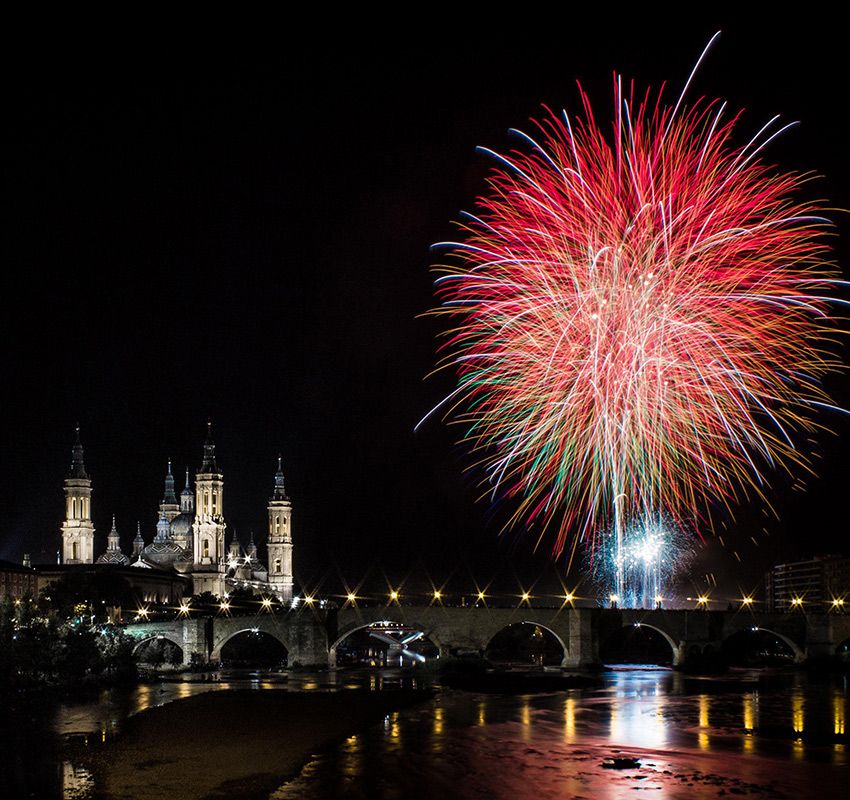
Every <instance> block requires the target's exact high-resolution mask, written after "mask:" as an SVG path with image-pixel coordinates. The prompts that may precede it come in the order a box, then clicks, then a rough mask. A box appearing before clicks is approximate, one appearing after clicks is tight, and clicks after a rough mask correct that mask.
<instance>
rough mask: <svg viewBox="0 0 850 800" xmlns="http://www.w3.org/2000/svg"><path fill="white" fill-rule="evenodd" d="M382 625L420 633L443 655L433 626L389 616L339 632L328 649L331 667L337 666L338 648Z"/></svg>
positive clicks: (351, 626) (357, 623) (350, 625)
mask: <svg viewBox="0 0 850 800" xmlns="http://www.w3.org/2000/svg"><path fill="white" fill-rule="evenodd" d="M380 625H402V626H404V627H406V628H411V629H412V630H415V631H417V632H419V633H421V634H422V635H423V636H424V637H425V638H426V639H428V640H429V641H430V642H431V643H432V644H433V645H434V647H436V648H437V650H438V651H439V652H440V653H443V652H444V650H443V645H442V644H441V642H440V639H439V637H438V636H437V635H435V634H434V632H433V629H432V628H431V626H427V625H422V624H421V623H419V622H416V621H407V622H405V621H403V620H402V619H400V618H399V617H398V616H397V615H389V614H388V615H387V616H385V617H384V618H383V619H377V620H371V621H369V622H362V621H361V622H355V623H351V624H349V625H346V626H345V627H344V628H342V629H341V630H339V631H337V638H336V639H335V640H334V641H333V642H332V643H331V645H330V647H329V648H328V663H329V664H330V666H331V667H335V666H336V657H337V648H338V647H339V646H340V645H341V644H342V643H343V642H344V641H345V640H346V639H348V638H349V637H350V636H352V635H353V634H355V633H357V632H358V631H364V630H367V629H368V628H374V627H376V626H380Z"/></svg>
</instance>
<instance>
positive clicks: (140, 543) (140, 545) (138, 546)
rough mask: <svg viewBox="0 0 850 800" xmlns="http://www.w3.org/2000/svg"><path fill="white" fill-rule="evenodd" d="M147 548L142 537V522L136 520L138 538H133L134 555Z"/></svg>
mask: <svg viewBox="0 0 850 800" xmlns="http://www.w3.org/2000/svg"><path fill="white" fill-rule="evenodd" d="M144 549H145V540H144V539H143V538H142V523H141V522H138V521H137V522H136V538H135V539H133V555H134V556H137V555H139V554H140V553H141V552H142V550H144Z"/></svg>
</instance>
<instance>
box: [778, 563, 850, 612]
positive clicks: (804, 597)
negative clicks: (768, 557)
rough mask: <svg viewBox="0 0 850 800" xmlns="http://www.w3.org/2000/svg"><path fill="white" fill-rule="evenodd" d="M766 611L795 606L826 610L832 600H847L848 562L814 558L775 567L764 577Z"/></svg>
mask: <svg viewBox="0 0 850 800" xmlns="http://www.w3.org/2000/svg"><path fill="white" fill-rule="evenodd" d="M765 584H766V589H767V607H768V611H787V610H789V609H792V608H794V607H795V606H797V605H802V606H803V607H804V608H807V609H813V610H817V609H824V610H825V609H827V608H829V607H830V606H831V605H832V604H833V601H834V600H846V599H847V598H848V597H850V558H846V557H842V556H816V557H815V558H813V559H811V560H809V561H796V562H794V563H791V564H777V565H776V566H775V567H774V568H773V569H772V570H771V571H770V572H768V573H767V575H766V576H765Z"/></svg>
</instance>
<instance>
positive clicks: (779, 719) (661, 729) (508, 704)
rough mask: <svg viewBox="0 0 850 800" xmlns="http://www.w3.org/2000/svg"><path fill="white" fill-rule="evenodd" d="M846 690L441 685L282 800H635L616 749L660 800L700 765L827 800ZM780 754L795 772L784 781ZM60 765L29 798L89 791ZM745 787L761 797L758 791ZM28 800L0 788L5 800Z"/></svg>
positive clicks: (157, 694)
mask: <svg viewBox="0 0 850 800" xmlns="http://www.w3.org/2000/svg"><path fill="white" fill-rule="evenodd" d="M411 683H412V678H411V676H409V675H405V674H403V673H400V672H385V673H383V674H376V673H361V674H358V673H353V672H340V673H320V674H311V673H304V674H301V675H299V674H297V673H290V674H289V675H288V678H287V677H284V678H281V679H278V678H275V677H273V676H259V677H257V676H247V677H244V678H242V677H239V676H234V675H229V676H228V679H227V680H225V681H223V682H220V683H217V682H214V681H212V682H197V683H192V682H188V681H186V682H173V683H166V682H164V683H158V684H147V685H142V686H138V687H135V688H134V689H133V690H132V691H129V692H119V691H115V690H111V691H105V692H101V693H99V694H98V695H96V696H94V697H93V698H92V699H91V700H90V701H88V702H85V703H77V704H72V703H58V704H56V705H55V706H54V707H53V717H52V720H51V722H50V725H51V726H52V728H53V730H54V731H56V732H58V733H60V734H62V735H67V734H71V733H77V734H81V735H82V736H83V737H87V740H88V742H89V743H91V742H93V741H95V740H104V739H108V738H109V737H110V736H113V735H114V734H115V732H116V731H117V730H119V729H120V726H121V724H122V722H123V720H124V719H126V718H127V717H129V716H131V715H133V714H135V713H138V712H140V711H143V710H145V709H148V708H152V707H155V706H158V705H162V704H163V703H167V702H170V701H172V700H176V699H180V698H185V697H189V696H193V695H195V694H200V693H203V692H207V691H218V690H222V689H225V688H239V689H245V688H251V689H254V690H256V691H290V690H298V691H301V690H305V689H306V690H308V691H310V692H324V691H350V690H352V689H371V690H373V691H388V690H391V689H393V688H396V687H399V686H410V685H411ZM847 692H848V688H847V685H846V682H845V681H843V680H841V679H839V680H834V681H831V682H829V681H827V682H818V681H817V680H815V679H813V678H806V677H799V678H798V677H795V676H788V675H784V676H783V675H779V676H775V677H773V678H769V679H765V678H763V677H759V676H757V675H752V676H751V675H743V676H734V677H730V678H728V679H725V681H722V680H721V681H718V680H707V679H696V678H689V677H687V676H683V675H680V674H672V673H670V672H664V671H645V672H624V673H609V674H607V675H605V676H604V678H603V683H602V684H601V685H600V686H599V687H598V688H594V689H586V690H571V691H569V692H552V693H549V694H538V695H519V696H512V695H490V694H475V693H470V692H463V691H456V690H442V691H439V692H438V693H437V694H436V695H435V697H434V699H433V700H432V701H430V702H427V703H423V704H421V705H419V706H416V707H413V708H410V709H405V710H403V711H397V712H393V713H391V714H389V715H387V716H386V717H385V718H384V720H383V722H382V723H381V724H379V725H377V726H375V727H374V729H367V730H364V731H362V732H360V733H358V734H357V735H353V736H350V737H349V738H347V739H346V740H345V741H343V742H342V743H341V744H340V745H339V746H338V747H336V748H335V749H333V750H332V751H330V752H329V753H327V754H325V755H323V756H321V757H319V758H318V759H317V760H316V761H315V762H313V763H312V764H311V765H310V766H309V767H308V768H306V769H305V771H304V773H303V774H302V776H301V777H299V778H298V779H297V780H296V781H294V782H292V783H290V784H287V785H285V786H283V787H281V789H280V790H279V791H278V792H276V793H275V795H274V798H275V800H289V799H290V798H298V800H320V799H321V798H328V797H337V796H342V795H345V796H346V797H352V798H355V800H357V798H361V797H362V798H366V797H368V798H369V800H382V798H389V797H402V796H404V797H405V800H415V798H418V797H422V798H424V797H432V796H438V795H441V794H442V795H444V796H448V795H446V791H447V789H446V787H451V792H450V793H449V794H452V795H454V796H466V795H470V796H479V795H480V796H491V797H501V796H510V797H513V798H516V800H524V799H525V798H530V800H545V798H548V797H553V798H554V797H565V796H579V795H580V796H585V797H594V798H596V800H604V799H605V798H608V797H611V798H615V797H616V798H620V797H633V796H635V795H634V793H633V789H635V788H638V785H637V784H636V783H635V781H636V780H637V778H636V777H634V776H632V775H631V774H630V773H617V774H613V773H611V772H610V771H605V770H602V769H601V763H602V761H603V760H604V758H606V757H609V756H611V755H612V754H616V753H619V754H625V755H636V756H638V757H639V758H640V759H641V761H642V763H643V764H644V766H642V767H641V770H640V777H641V778H642V780H641V781H640V784H639V785H640V787H642V788H643V789H644V790H650V789H652V796H653V797H685V796H697V795H698V794H699V792H696V795H689V794H688V793H687V792H688V791H689V790H687V789H686V785H681V786H680V785H679V784H678V783H676V782H675V780H674V778H673V777H671V776H675V775H686V776H687V775H690V777H689V778H688V780H690V781H691V782H693V781H694V780H695V779H694V778H693V774H694V770H697V769H698V770H700V771H701V774H703V775H714V776H715V777H716V780H717V781H718V782H717V783H713V784H712V786H713V787H714V788H715V789H716V790H717V791H719V789H721V788H722V789H724V790H725V791H726V793H727V794H728V793H730V792H731V789H732V788H733V784H731V783H729V781H731V780H732V778H733V777H734V778H735V779H736V780H738V781H739V783H736V784H734V788H741V787H745V786H746V785H748V784H747V783H746V782H747V781H749V782H750V783H752V784H753V785H756V784H759V785H767V784H768V783H770V781H771V780H780V781H782V782H784V783H785V784H786V785H785V788H786V794H788V795H789V796H790V795H792V794H797V795H798V796H804V795H805V792H806V788H807V786H809V787H810V778H809V779H806V780H809V783H808V784H807V783H806V780H804V778H805V776H806V775H809V776H810V775H811V769H812V765H813V764H814V763H815V762H817V769H818V785H819V788H820V785H821V783H823V787H824V788H823V792H822V793H821V796H823V797H829V796H830V791H831V787H832V786H833V783H835V782H836V781H837V780H838V779H837V778H836V777H835V775H838V774H840V773H834V772H830V770H834V769H840V770H841V771H846V768H847V763H848V760H847V755H846V752H845V750H846V748H845V745H846V740H847V729H846V715H847ZM742 729H743V731H742ZM43 734H44V732H43V731H40V732H38V736H41V737H42V738H43ZM80 746H85V744H84V743H83V742H81V744H80ZM32 750H33V752H36V748H35V747H33V748H32ZM754 755H758V756H759V758H751V756H754ZM41 757H42V758H44V756H43V755H41ZM777 759H781V761H782V763H783V764H784V765H785V766H784V767H783V770H782V771H781V773H782V774H781V776H779V777H778V776H777V774H775V773H776V770H775V764H776V763H778V762H777ZM648 765H654V766H648ZM771 765H773V766H771ZM52 769H53V777H52V779H51V780H52V781H53V782H54V785H55V784H56V782H57V780H58V784H59V785H55V789H54V790H52V791H38V792H35V793H33V792H29V794H30V795H31V796H38V797H45V798H54V799H55V798H57V797H84V796H86V792H88V791H89V789H90V781H91V776H90V775H88V773H87V772H86V771H85V770H81V769H79V767H78V766H76V765H75V761H74V759H73V758H71V759H69V758H68V757H67V756H66V755H60V756H59V757H57V759H56V761H54V762H53V767H52ZM821 770H823V775H821ZM821 778H822V780H821ZM676 780H678V779H676ZM683 780H684V779H683ZM723 781H726V783H724V782H723ZM841 785H842V786H843V785H844V784H841ZM2 787H3V784H2V783H0V788H2ZM392 787H394V789H393V790H392V791H391V788H392ZM717 791H712V792H711V795H712V796H714V795H715V794H717ZM747 791H748V793H749V794H750V795H751V796H755V797H758V796H759V791H756V790H753V791H750V790H747ZM732 793H734V792H732ZM18 794H20V793H16V792H14V791H13V792H11V793H5V792H3V791H0V795H3V796H10V797H12V796H18ZM835 796H841V795H840V794H837V795H835Z"/></svg>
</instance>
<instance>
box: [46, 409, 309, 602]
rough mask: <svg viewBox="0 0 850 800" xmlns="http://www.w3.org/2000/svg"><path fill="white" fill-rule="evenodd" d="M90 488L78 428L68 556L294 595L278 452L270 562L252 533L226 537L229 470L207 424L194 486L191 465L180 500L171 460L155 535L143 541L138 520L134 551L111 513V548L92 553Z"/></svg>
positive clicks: (196, 582)
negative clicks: (125, 548)
mask: <svg viewBox="0 0 850 800" xmlns="http://www.w3.org/2000/svg"><path fill="white" fill-rule="evenodd" d="M91 493H92V482H91V478H90V477H89V475H88V473H87V472H86V468H85V463H84V460H83V446H82V443H81V442H80V434H79V428H78V429H77V441H76V443H75V445H74V448H73V454H72V461H71V469H70V472H69V473H68V475H67V477H66V478H65V520H64V522H63V523H62V529H61V536H62V562H63V563H64V564H92V563H97V564H107V565H108V564H112V565H115V566H130V567H137V568H139V569H157V570H163V571H174V572H177V573H180V574H183V575H186V576H188V577H190V578H191V579H192V591H193V593H194V594H200V593H202V592H211V593H212V594H214V595H217V596H219V597H224V596H225V595H227V594H229V593H230V592H231V591H232V590H233V589H235V588H237V587H240V588H247V589H251V590H252V591H254V592H255V593H259V594H273V595H276V596H277V597H278V598H279V599H280V600H282V601H289V600H292V589H293V577H292V503H291V501H290V499H289V497H288V496H287V494H286V488H285V486H284V479H283V469H282V466H281V459H280V458H278V465H277V473H276V474H275V476H274V490H273V493H272V496H271V497H270V499H269V503H268V525H269V529H268V541H267V549H268V564H264V563H262V562H261V561H260V559H259V557H258V555H257V546H256V544H254V541H253V535H252V536H251V541H250V542H249V543H248V545H247V547H243V546H242V544H241V543H240V542H239V540H238V539H237V538H236V535H235V534H234V535H233V537H232V538H231V540H230V542H229V543H227V542H226V538H227V530H226V529H227V525H226V523H225V520H224V475H223V473H222V471H221V468H220V467H219V466H218V463H217V462H216V456H215V443H214V442H213V439H212V431H211V426H210V425H209V424H208V425H207V439H206V442H205V443H204V454H203V461H202V463H201V467H200V469H199V470H198V472H197V473H196V474H195V485H194V487H192V483H191V478H190V475H189V470H188V469H187V470H186V482H185V486H184V488H183V491H182V492H181V493H180V499H179V500H178V498H177V495H176V491H175V485H174V475H173V474H172V471H171V462H169V463H168V470H167V473H166V476H165V490H164V493H163V497H162V501H161V502H160V504H159V521H158V522H157V526H156V534H155V535H154V537H153V540H152V541H151V542H145V540H144V537H143V536H142V533H141V528H140V526H138V525H137V527H136V538H135V539H134V540H133V551H132V553H131V555H129V556H128V555H126V554H124V553H123V552H122V550H121V545H120V542H119V536H118V531H117V529H116V526H115V517H113V518H112V529H111V530H110V532H109V534H108V535H107V546H106V550H105V551H104V552H102V553H101V554H100V555H98V556H97V557H95V546H94V532H95V529H94V525H93V524H92V518H91Z"/></svg>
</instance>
